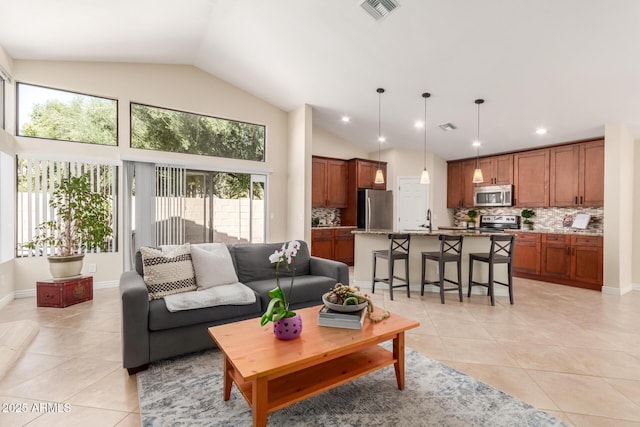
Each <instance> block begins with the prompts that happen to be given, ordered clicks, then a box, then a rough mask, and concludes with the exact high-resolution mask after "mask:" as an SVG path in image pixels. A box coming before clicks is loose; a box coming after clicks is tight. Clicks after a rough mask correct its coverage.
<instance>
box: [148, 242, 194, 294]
mask: <svg viewBox="0 0 640 427" xmlns="http://www.w3.org/2000/svg"><path fill="white" fill-rule="evenodd" d="M140 253H141V254H142V268H143V273H144V274H143V276H144V282H145V284H146V285H147V290H148V291H149V299H150V300H152V299H160V298H162V297H164V296H165V295H172V294H178V293H180V292H188V291H195V290H196V289H197V286H196V278H195V274H194V271H193V264H192V263H191V251H190V245H189V244H188V243H185V244H184V245H182V246H178V247H177V248H175V249H174V250H172V251H171V252H168V253H165V254H163V253H162V251H159V250H157V249H153V248H147V247H141V248H140Z"/></svg>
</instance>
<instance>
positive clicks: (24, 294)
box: [0, 280, 119, 308]
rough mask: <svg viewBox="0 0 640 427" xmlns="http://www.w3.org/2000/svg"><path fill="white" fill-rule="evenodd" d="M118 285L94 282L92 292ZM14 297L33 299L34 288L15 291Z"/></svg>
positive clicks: (107, 282) (110, 281) (112, 282)
mask: <svg viewBox="0 0 640 427" xmlns="http://www.w3.org/2000/svg"><path fill="white" fill-rule="evenodd" d="M118 283H119V282H118V281H117V280H107V281H105V282H95V283H94V284H93V290H96V289H108V288H117V287H118ZM14 295H15V298H33V297H35V296H36V290H35V288H34V289H25V290H23V291H15V292H14ZM3 299H4V298H3ZM11 299H13V298H11ZM0 304H2V301H0ZM1 307H2V305H0V308H1Z"/></svg>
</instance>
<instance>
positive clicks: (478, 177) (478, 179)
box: [473, 168, 484, 184]
mask: <svg viewBox="0 0 640 427" xmlns="http://www.w3.org/2000/svg"><path fill="white" fill-rule="evenodd" d="M483 182H484V178H483V176H482V169H480V168H476V170H474V171H473V183H474V184H482V183H483Z"/></svg>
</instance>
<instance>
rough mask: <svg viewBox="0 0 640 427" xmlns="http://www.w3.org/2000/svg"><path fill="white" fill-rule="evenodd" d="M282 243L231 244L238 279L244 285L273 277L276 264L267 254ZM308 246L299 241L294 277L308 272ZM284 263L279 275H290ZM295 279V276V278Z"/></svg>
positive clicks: (309, 257) (269, 254)
mask: <svg viewBox="0 0 640 427" xmlns="http://www.w3.org/2000/svg"><path fill="white" fill-rule="evenodd" d="M282 245H283V244H282V243H266V244H259V245H256V244H251V243H244V244H238V245H233V247H232V249H231V252H232V255H233V257H234V259H235V263H236V268H237V272H238V279H240V281H241V282H242V283H244V284H245V285H246V284H248V283H249V282H255V281H257V280H268V279H275V277H276V264H272V263H271V261H269V256H271V254H273V253H274V252H275V251H277V250H278V249H280V248H281V247H282ZM310 259H311V256H310V255H309V247H308V246H307V244H306V242H303V241H300V249H299V250H298V254H297V255H296V257H295V258H294V263H295V267H296V277H297V276H304V275H307V274H309V261H310ZM290 275H291V273H289V272H287V269H286V268H285V266H284V265H280V277H286V276H290ZM296 280H297V278H296Z"/></svg>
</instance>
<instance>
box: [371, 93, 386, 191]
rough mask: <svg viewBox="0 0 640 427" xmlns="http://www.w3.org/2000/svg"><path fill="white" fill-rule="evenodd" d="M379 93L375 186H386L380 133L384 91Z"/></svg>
mask: <svg viewBox="0 0 640 427" xmlns="http://www.w3.org/2000/svg"><path fill="white" fill-rule="evenodd" d="M376 92H378V170H377V171H376V177H375V179H374V180H373V182H374V183H375V184H384V175H383V174H382V168H381V167H380V144H381V143H382V141H383V140H384V138H383V137H382V134H381V133H380V111H381V103H382V100H381V98H382V94H383V93H384V89H382V88H378V89H377V90H376Z"/></svg>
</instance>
